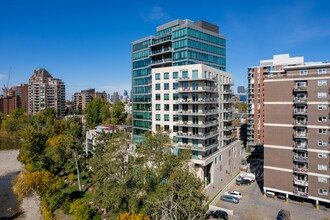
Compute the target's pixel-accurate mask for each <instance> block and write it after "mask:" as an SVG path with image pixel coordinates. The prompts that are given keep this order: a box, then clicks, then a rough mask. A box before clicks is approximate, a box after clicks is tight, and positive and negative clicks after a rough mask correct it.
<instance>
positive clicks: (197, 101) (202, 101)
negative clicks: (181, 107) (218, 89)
mask: <svg viewBox="0 0 330 220" xmlns="http://www.w3.org/2000/svg"><path fill="white" fill-rule="evenodd" d="M176 103H179V104H206V103H218V98H198V99H178V100H176Z"/></svg>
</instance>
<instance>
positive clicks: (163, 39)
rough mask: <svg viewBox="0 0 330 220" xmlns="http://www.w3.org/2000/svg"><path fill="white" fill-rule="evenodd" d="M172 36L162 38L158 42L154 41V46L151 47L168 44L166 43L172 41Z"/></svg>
mask: <svg viewBox="0 0 330 220" xmlns="http://www.w3.org/2000/svg"><path fill="white" fill-rule="evenodd" d="M171 38H172V36H170V35H169V36H167V37H162V38H160V39H157V40H153V42H152V45H151V46H155V45H159V44H163V43H166V42H171V40H172V39H171Z"/></svg>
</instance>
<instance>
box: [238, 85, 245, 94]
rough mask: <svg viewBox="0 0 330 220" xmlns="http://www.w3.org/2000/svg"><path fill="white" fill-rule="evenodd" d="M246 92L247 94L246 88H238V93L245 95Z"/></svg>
mask: <svg viewBox="0 0 330 220" xmlns="http://www.w3.org/2000/svg"><path fill="white" fill-rule="evenodd" d="M245 92H246V90H245V87H244V86H238V87H237V93H239V94H242V93H245Z"/></svg>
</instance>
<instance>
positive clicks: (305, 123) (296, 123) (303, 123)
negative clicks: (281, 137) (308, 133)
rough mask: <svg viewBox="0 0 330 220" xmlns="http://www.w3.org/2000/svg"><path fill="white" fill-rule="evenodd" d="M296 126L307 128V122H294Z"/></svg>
mask: <svg viewBox="0 0 330 220" xmlns="http://www.w3.org/2000/svg"><path fill="white" fill-rule="evenodd" d="M294 125H295V126H306V125H307V121H297V120H295V121H294Z"/></svg>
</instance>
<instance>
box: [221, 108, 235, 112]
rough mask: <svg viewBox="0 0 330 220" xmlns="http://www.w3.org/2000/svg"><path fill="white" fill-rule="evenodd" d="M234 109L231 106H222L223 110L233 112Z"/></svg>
mask: <svg viewBox="0 0 330 220" xmlns="http://www.w3.org/2000/svg"><path fill="white" fill-rule="evenodd" d="M233 111H234V109H233V108H224V109H223V112H233Z"/></svg>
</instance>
